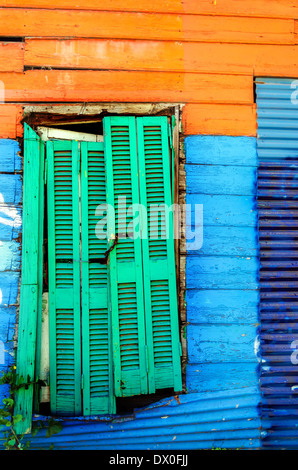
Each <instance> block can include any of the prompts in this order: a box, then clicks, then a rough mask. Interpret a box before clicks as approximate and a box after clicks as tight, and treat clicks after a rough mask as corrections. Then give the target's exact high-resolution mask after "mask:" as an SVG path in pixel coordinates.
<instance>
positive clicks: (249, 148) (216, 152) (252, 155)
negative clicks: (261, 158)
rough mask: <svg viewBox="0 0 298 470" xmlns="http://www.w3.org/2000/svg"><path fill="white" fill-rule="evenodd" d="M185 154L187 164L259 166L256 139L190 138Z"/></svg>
mask: <svg viewBox="0 0 298 470" xmlns="http://www.w3.org/2000/svg"><path fill="white" fill-rule="evenodd" d="M185 152H186V163H195V164H208V165H240V166H243V165H248V166H257V151H256V139H255V138H254V137H229V136H203V135H196V136H189V137H186V139H185Z"/></svg>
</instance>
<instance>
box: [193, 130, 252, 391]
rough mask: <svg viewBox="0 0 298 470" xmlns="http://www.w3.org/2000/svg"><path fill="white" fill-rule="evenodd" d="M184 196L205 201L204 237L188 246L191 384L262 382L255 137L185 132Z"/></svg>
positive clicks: (200, 387)
mask: <svg viewBox="0 0 298 470" xmlns="http://www.w3.org/2000/svg"><path fill="white" fill-rule="evenodd" d="M185 151H186V167H185V168H186V188H187V194H186V203H188V204H203V245H202V248H201V249H200V250H198V251H188V256H187V263H186V285H187V291H186V298H185V300H186V304H187V321H188V323H189V325H188V329H187V341H188V355H189V356H188V357H189V361H188V365H187V389H188V391H189V392H202V391H212V390H213V391H218V390H228V389H239V388H245V387H249V386H257V385H258V380H259V361H258V321H259V318H258V317H259V312H258V304H259V295H258V236H257V207H256V178H257V152H256V139H255V138H250V137H225V136H191V137H187V138H186V140H185Z"/></svg>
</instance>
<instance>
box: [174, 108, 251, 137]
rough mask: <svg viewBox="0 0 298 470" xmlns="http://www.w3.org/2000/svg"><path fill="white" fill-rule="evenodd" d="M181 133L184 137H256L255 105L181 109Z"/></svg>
mask: <svg viewBox="0 0 298 470" xmlns="http://www.w3.org/2000/svg"><path fill="white" fill-rule="evenodd" d="M182 118H183V131H184V133H185V134H186V135H191V134H192V135H195V134H213V135H231V136H233V135H246V136H256V134H257V120H256V108H255V105H243V106H239V105H237V104H236V105H224V104H209V103H207V104H193V103H188V104H186V105H185V106H184V108H183V114H182Z"/></svg>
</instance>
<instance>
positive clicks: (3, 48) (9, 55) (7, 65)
mask: <svg viewBox="0 0 298 470" xmlns="http://www.w3.org/2000/svg"><path fill="white" fill-rule="evenodd" d="M23 68H24V43H21V42H19V43H18V42H0V72H23Z"/></svg>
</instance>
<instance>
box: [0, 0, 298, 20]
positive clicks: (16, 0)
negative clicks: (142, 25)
mask: <svg viewBox="0 0 298 470" xmlns="http://www.w3.org/2000/svg"><path fill="white" fill-rule="evenodd" d="M2 5H3V6H5V7H18V8H20V7H23V8H48V9H51V8H53V2H52V1H51V0H2ZM54 8H55V9H59V8H60V9H63V8H65V9H71V10H76V9H78V10H81V9H82V10H84V9H85V10H106V11H132V12H151V13H154V12H159V13H194V14H196V15H223V16H227V15H232V16H246V17H248V16H251V17H270V18H297V17H298V5H297V2H296V0H270V5H268V0H253V1H251V2H248V1H247V0H216V1H215V0H164V1H162V2H161V1H160V0H138V1H136V0H105V1H104V2H99V1H98V0H76V1H75V2H73V0H59V2H56V3H55V5H54Z"/></svg>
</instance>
